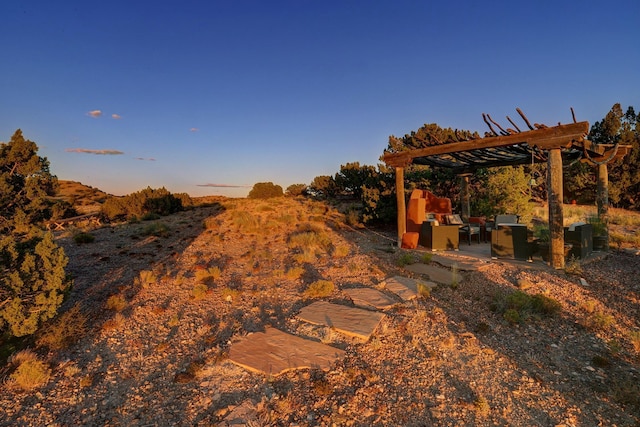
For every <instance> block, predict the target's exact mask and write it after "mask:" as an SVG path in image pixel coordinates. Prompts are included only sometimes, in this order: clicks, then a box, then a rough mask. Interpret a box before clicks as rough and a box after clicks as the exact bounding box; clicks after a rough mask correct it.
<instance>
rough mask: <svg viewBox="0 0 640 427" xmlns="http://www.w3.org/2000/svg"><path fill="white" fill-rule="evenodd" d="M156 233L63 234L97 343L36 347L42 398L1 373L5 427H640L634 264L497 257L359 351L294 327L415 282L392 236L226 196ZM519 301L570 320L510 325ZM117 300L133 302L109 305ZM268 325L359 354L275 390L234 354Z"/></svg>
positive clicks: (407, 311)
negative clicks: (84, 238)
mask: <svg viewBox="0 0 640 427" xmlns="http://www.w3.org/2000/svg"><path fill="white" fill-rule="evenodd" d="M157 222H158V223H162V224H165V225H166V226H167V228H168V231H166V232H165V233H161V234H160V235H158V236H156V235H153V234H148V233H149V230H150V227H151V226H153V224H154V223H153V222H141V223H137V224H120V225H112V226H107V227H104V228H101V229H98V230H93V231H92V234H93V235H94V236H95V237H96V239H95V242H93V243H89V244H83V245H77V244H75V243H73V241H72V239H71V238H70V237H69V236H67V235H60V236H59V243H60V244H61V245H63V246H64V248H65V251H66V252H67V254H68V256H69V258H70V264H69V272H70V273H71V274H72V276H73V278H74V288H73V291H72V293H71V296H70V298H69V300H68V301H67V302H65V304H64V306H63V309H64V310H69V309H70V308H72V307H74V306H76V305H77V307H79V308H80V310H81V312H82V313H83V314H84V315H85V316H86V319H87V322H86V327H85V329H86V330H85V332H84V333H82V334H78V336H77V337H76V338H77V340H76V341H75V342H74V343H73V344H70V345H68V346H66V347H65V348H64V349H62V350H55V351H54V350H50V349H48V348H47V347H45V346H36V345H34V346H33V347H32V348H33V350H35V351H36V352H37V353H38V354H39V356H40V357H41V358H42V359H43V360H46V361H47V363H48V364H49V366H50V367H51V369H52V375H51V378H50V380H49V381H48V382H47V383H46V384H45V385H43V386H41V387H39V388H36V389H34V390H31V391H23V390H20V389H19V388H18V387H17V386H16V385H15V384H13V383H12V382H11V381H10V380H8V376H9V374H10V372H11V369H12V366H9V367H7V368H5V369H4V370H3V371H2V372H0V374H2V375H3V377H4V383H3V386H2V387H3V392H2V393H1V394H0V425H3V426H5V425H6V426H44V425H47V426H72V425H73V426H75V425H87V426H94V425H95V426H192V425H194V426H195V425H197V426H200V425H202V426H207V425H221V426H224V425H254V426H255V425H283V426H288V425H300V426H306V425H309V426H312V425H327V426H330V425H337V426H342V425H354V426H370V425H376V426H388V425H397V426H429V425H435V426H461V425H469V426H476V425H479V426H484V425H486V426H489V425H491V426H493V425H510V426H598V425H601V426H638V425H640V385H639V384H640V348H638V347H639V346H640V342H638V341H639V338H638V335H637V334H638V331H639V330H640V281H639V280H638V277H639V276H640V257H639V256H638V255H634V254H631V253H623V252H617V253H612V254H610V255H609V256H607V257H605V258H601V259H598V260H594V261H591V262H589V263H586V264H584V265H583V266H582V272H581V273H580V274H578V275H575V274H566V273H565V272H564V271H554V270H551V269H548V268H545V267H541V268H540V267H539V268H532V267H531V266H528V265H521V264H510V263H507V262H504V261H496V262H492V263H491V264H490V265H489V266H488V268H486V269H484V270H483V271H475V272H470V273H465V274H464V276H463V279H462V280H461V281H460V283H458V284H457V285H452V286H438V287H437V288H436V289H434V290H433V291H432V293H431V296H430V297H427V298H422V299H419V300H415V301H412V302H410V303H400V302H398V304H396V305H395V306H393V308H391V309H390V310H388V311H387V312H386V314H387V316H386V318H385V319H384V320H383V321H382V324H381V325H380V327H379V328H378V329H377V330H376V332H375V333H374V335H373V337H372V338H371V339H370V340H369V341H368V342H360V341H357V340H355V339H353V338H347V337H344V336H341V335H340V334H339V333H337V332H335V331H332V330H331V329H330V328H323V327H318V326H311V325H307V324H304V323H302V322H300V321H298V320H296V318H295V314H296V313H297V311H299V309H300V308H301V307H303V306H304V305H306V304H309V303H310V302H311V300H310V298H308V297H306V296H304V293H303V291H304V290H305V289H306V287H307V286H308V285H309V284H310V283H313V282H315V281H317V280H320V279H323V280H330V281H332V282H333V283H334V284H335V285H336V290H335V291H334V292H333V293H332V294H331V295H330V296H329V297H327V298H325V299H327V300H329V301H332V302H335V303H340V304H351V301H350V300H349V298H348V297H347V296H346V294H345V293H344V292H342V289H344V288H347V287H354V286H369V287H374V288H375V287H377V286H378V285H379V284H380V283H381V282H382V281H383V280H384V279H385V278H386V277H389V276H392V275H397V274H401V275H405V276H409V277H412V274H411V273H410V272H408V271H406V270H404V269H403V268H402V267H400V266H399V265H400V263H399V262H398V261H399V259H400V258H401V256H402V255H403V254H404V252H398V251H396V252H394V251H391V250H388V249H389V248H390V244H389V242H390V239H391V240H393V239H392V233H391V234H389V233H385V232H380V231H378V232H372V231H370V230H366V229H357V230H355V229H352V228H349V227H346V226H344V225H343V222H342V218H341V215H339V214H338V213H337V212H334V211H332V210H330V209H328V208H326V207H325V206H324V205H322V204H320V203H313V202H302V201H297V200H291V199H284V200H283V199H278V200H275V201H274V200H272V201H250V200H235V199H234V200H225V201H222V202H220V203H218V204H215V205H213V206H207V207H198V208H194V209H191V210H188V211H186V212H181V213H179V214H176V215H172V216H169V217H163V218H161V219H160V220H158V221H157ZM205 224H206V225H205ZM309 231H313V232H314V233H315V234H317V235H320V236H323V239H321V240H322V241H320V242H315V241H314V242H308V243H307V246H306V247H303V248H306V249H307V253H305V252H304V251H303V250H302V249H303V248H301V247H298V246H296V245H295V244H294V243H292V242H293V240H292V238H291V237H292V236H293V235H295V234H300V233H303V232H309ZM310 249H313V251H310ZM309 252H311V255H309ZM314 253H315V254H314ZM409 253H410V254H411V255H413V256H414V259H415V261H416V262H417V261H418V260H419V259H420V257H421V255H422V253H419V252H418V253H416V252H409ZM453 256H460V257H462V252H460V253H458V254H454V255H453ZM216 267H217V269H216ZM218 270H219V275H217V274H215V273H214V275H213V277H211V278H210V279H208V280H204V281H203V280H202V276H204V275H205V272H210V271H218ZM141 274H142V275H145V274H146V276H144V277H150V276H154V277H153V280H149V281H146V282H145V281H144V280H140V278H141V277H143V276H141ZM580 279H583V280H582V281H581V280H580ZM201 283H204V284H206V285H207V287H206V289H205V290H204V291H203V290H202V287H201V286H199V285H200V284H201ZM516 291H521V292H524V293H525V294H527V295H529V296H534V295H542V296H544V297H546V298H547V299H546V300H545V301H549V300H555V301H557V302H558V303H559V310H558V312H557V313H552V312H551V311H549V312H536V311H530V310H529V311H526V310H525V311H522V312H520V319H519V321H517V322H513V323H512V322H509V321H507V319H506V317H508V316H505V312H504V309H505V301H506V299H507V295H509V294H512V293H514V292H516ZM112 296H116V297H117V298H118V299H119V300H120V301H124V302H125V303H126V306H125V307H124V308H118V310H119V311H118V310H114V309H113V308H111V309H110V308H108V307H110V305H109V304H108V303H107V301H108V299H109V297H112ZM265 326H273V327H277V328H280V329H282V330H284V331H287V332H290V333H294V334H297V335H300V336H304V337H308V338H311V339H317V340H320V341H322V342H324V343H327V344H330V345H334V346H336V347H339V348H341V349H344V350H345V351H346V357H345V358H344V359H343V360H341V361H340V362H339V363H337V364H336V366H334V367H332V368H331V369H330V370H329V371H321V370H315V369H311V370H302V371H297V372H288V373H285V374H283V375H280V376H277V377H271V376H265V375H258V374H254V373H249V372H248V371H245V370H243V369H242V368H240V367H237V366H235V365H233V364H231V363H230V362H229V361H228V360H227V359H226V354H227V352H228V349H229V347H230V345H231V344H232V343H233V342H234V341H236V340H238V339H239V338H241V337H243V336H245V335H246V334H248V333H250V332H255V331H259V330H262V329H263V328H264V327H265ZM634 332H635V334H636V335H634ZM634 337H636V338H635V339H634Z"/></svg>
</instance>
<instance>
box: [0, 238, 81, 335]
mask: <svg viewBox="0 0 640 427" xmlns="http://www.w3.org/2000/svg"><path fill="white" fill-rule="evenodd" d="M67 263H68V258H67V256H66V255H65V253H64V250H63V249H62V248H60V247H58V246H57V245H56V244H55V243H54V241H53V235H52V234H51V233H46V234H45V235H44V237H42V238H33V239H31V240H28V241H24V242H17V241H16V240H15V238H14V237H13V236H11V235H8V236H4V237H1V238H0V264H1V265H3V268H2V269H1V270H0V295H2V300H3V304H2V306H0V332H2V331H7V332H9V333H10V334H11V335H14V336H24V335H30V334H32V333H34V332H35V331H36V330H37V328H38V326H39V324H40V323H41V322H42V321H44V320H47V319H50V318H52V317H53V316H55V315H56V313H57V310H58V308H59V307H60V304H62V301H63V298H64V294H65V292H66V291H67V290H68V289H69V287H70V286H71V281H70V280H69V279H68V278H67V276H66V274H65V271H64V268H65V267H66V265H67Z"/></svg>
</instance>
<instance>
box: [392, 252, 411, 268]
mask: <svg viewBox="0 0 640 427" xmlns="http://www.w3.org/2000/svg"><path fill="white" fill-rule="evenodd" d="M414 262H415V260H414V259H413V254H411V253H409V252H401V253H400V254H399V255H398V257H397V258H396V265H397V266H398V267H404V266H407V265H410V264H413V263H414Z"/></svg>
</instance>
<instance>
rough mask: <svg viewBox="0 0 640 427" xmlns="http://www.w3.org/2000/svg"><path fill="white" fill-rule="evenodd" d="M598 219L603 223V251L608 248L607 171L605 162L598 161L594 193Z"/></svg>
mask: <svg viewBox="0 0 640 427" xmlns="http://www.w3.org/2000/svg"><path fill="white" fill-rule="evenodd" d="M596 204H597V206H598V219H599V220H600V221H601V222H602V223H603V224H604V225H605V232H604V237H605V246H604V248H605V251H606V250H609V171H608V170H607V164H606V163H602V164H600V163H598V186H597V194H596Z"/></svg>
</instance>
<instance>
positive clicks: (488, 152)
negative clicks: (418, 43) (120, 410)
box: [383, 109, 631, 173]
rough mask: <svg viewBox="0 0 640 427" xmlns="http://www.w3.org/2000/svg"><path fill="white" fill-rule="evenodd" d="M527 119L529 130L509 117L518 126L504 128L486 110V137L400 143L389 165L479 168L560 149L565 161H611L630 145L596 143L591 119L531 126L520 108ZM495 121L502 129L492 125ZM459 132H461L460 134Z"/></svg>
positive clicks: (518, 161) (388, 155) (538, 159)
mask: <svg viewBox="0 0 640 427" xmlns="http://www.w3.org/2000/svg"><path fill="white" fill-rule="evenodd" d="M517 111H518V113H519V114H520V115H521V116H522V118H523V119H524V120H525V122H526V124H527V126H528V127H529V130H528V131H521V130H520V129H518V128H517V126H516V125H515V123H514V122H513V121H512V120H511V119H510V118H508V117H507V119H508V120H509V122H510V123H511V124H513V125H514V127H516V129H517V130H513V129H507V130H504V129H503V128H502V127H501V126H500V125H499V124H497V123H496V122H495V121H493V120H492V119H491V118H490V117H489V116H488V115H484V114H483V118H484V119H485V122H486V123H487V125H488V126H489V129H490V131H491V132H487V133H486V134H485V137H484V138H475V139H474V138H469V137H466V138H469V139H464V140H457V141H449V142H444V143H441V142H439V141H437V140H432V141H430V142H426V141H425V144H424V145H425V146H423V147H421V148H415V147H409V146H400V147H397V148H396V149H390V150H387V151H386V152H385V154H384V155H383V160H384V162H385V163H386V164H387V165H389V166H394V167H404V166H407V165H409V164H411V163H413V164H419V165H428V166H436V167H444V168H449V169H453V170H454V171H455V172H457V173H467V172H473V171H474V170H476V169H479V168H487V167H496V166H509V165H520V164H530V163H531V162H532V161H533V162H536V163H540V162H544V161H546V160H547V152H548V150H551V149H560V150H561V153H562V159H563V163H564V164H565V165H566V164H568V163H570V162H574V161H578V160H584V161H592V162H594V163H598V162H609V161H611V160H614V159H618V158H621V157H624V155H626V154H627V151H628V150H629V149H630V148H631V147H630V146H618V145H609V144H594V143H593V142H591V141H589V140H587V139H586V136H587V134H588V132H589V123H588V122H574V123H570V124H560V123H558V125H557V126H553V127H548V126H545V125H539V124H537V123H536V124H535V125H534V126H531V124H530V123H529V121H528V120H527V118H526V117H525V116H524V114H522V112H521V111H520V110H519V109H518V110H517ZM492 124H493V125H495V126H496V127H497V128H498V129H499V131H496V130H495V128H494V127H493V126H492ZM457 136H459V134H457Z"/></svg>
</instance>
